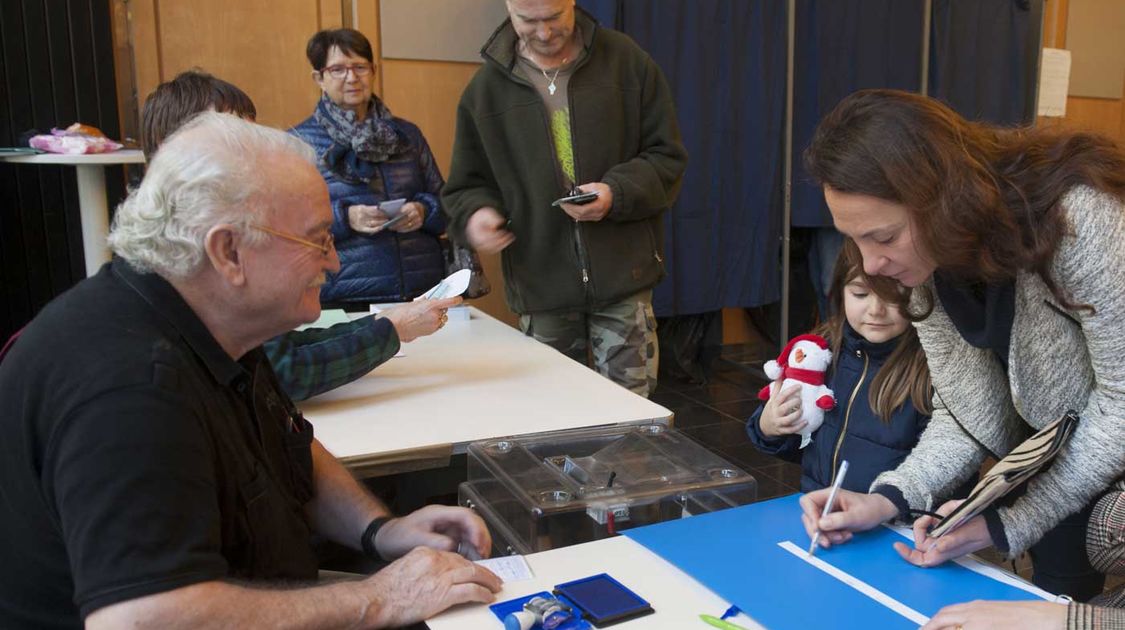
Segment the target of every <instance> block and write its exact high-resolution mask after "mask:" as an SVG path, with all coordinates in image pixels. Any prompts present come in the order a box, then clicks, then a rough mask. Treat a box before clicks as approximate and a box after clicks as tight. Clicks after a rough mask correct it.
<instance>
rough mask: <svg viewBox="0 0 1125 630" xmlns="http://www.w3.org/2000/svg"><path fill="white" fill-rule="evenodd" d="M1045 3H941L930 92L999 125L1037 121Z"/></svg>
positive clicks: (978, 0) (938, 0)
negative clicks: (1036, 96) (1036, 102)
mask: <svg viewBox="0 0 1125 630" xmlns="http://www.w3.org/2000/svg"><path fill="white" fill-rule="evenodd" d="M1042 17H1043V0H976V1H975V2H956V1H955V0H935V1H934V4H933V19H932V22H931V29H930V33H931V40H930V41H931V46H930V81H929V83H930V85H929V94H930V96H934V97H936V98H939V99H941V100H943V101H945V102H946V103H948V104H949V105H950V106H951V107H953V109H956V110H957V111H958V113H960V114H961V115H962V116H964V117H966V118H969V119H972V120H981V121H985V122H990V123H994V124H1005V125H1015V124H1030V123H1032V122H1034V120H1035V92H1036V90H1037V89H1038V85H1039V84H1038V80H1037V76H1036V75H1037V74H1038V72H1039V39H1040V37H1039V35H1040V31H1041V30H1042Z"/></svg>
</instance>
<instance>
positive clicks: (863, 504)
mask: <svg viewBox="0 0 1125 630" xmlns="http://www.w3.org/2000/svg"><path fill="white" fill-rule="evenodd" d="M830 492H831V489H830V488H822V489H820V490H816V491H813V492H810V493H808V494H806V495H804V496H802V497H801V512H802V513H801V522H802V523H804V525H805V531H806V532H808V534H809V538H812V537H813V535H814V534H816V531H817V530H818V529H819V530H820V539H819V544H820V546H821V547H824V548H825V549H827V548H829V547H831V546H832V545H839V544H841V543H845V542H847V541H849V540H851V538H852V532H863V531H867V530H869V529H871V528H873V527H875V526H876V525H878V524H879V523H882V522H884V521H889V520H891V519H892V518H894V517H895V516H897V515H898V508H896V507H895V505H894V503H891V501H890V499H888V498H887V497H884V496H883V495H881V494H865V493H861V492H852V491H851V490H844V489H843V488H841V489H840V490H839V491H838V492H837V493H836V503H835V505H833V507H834V508H836V509H837V510H838V511H835V512H832V513H831V514H826V515H824V516H823V517H821V513H822V512H823V511H824V504H825V503H827V502H828V495H829V493H830Z"/></svg>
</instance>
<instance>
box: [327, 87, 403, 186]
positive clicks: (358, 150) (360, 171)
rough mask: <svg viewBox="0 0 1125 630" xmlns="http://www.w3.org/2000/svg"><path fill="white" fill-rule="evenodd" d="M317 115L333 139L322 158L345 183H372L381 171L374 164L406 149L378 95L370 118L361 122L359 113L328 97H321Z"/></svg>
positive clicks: (370, 112) (371, 106)
mask: <svg viewBox="0 0 1125 630" xmlns="http://www.w3.org/2000/svg"><path fill="white" fill-rule="evenodd" d="M313 115H314V116H315V117H316V121H317V122H318V123H320V126H322V127H324V130H325V131H326V132H328V137H329V138H331V139H332V146H331V147H329V148H328V150H327V151H326V152H325V153H324V155H323V156H321V158H322V159H323V160H324V163H325V165H326V166H327V167H328V168H329V170H331V171H332V172H333V173H335V174H336V175H337V176H338V177H340V178H341V179H343V180H345V181H349V182H353V183H356V182H370V181H371V178H372V177H373V176H374V175H375V171H376V170H377V169H375V168H373V166H374V164H377V163H379V162H383V161H385V160H386V159H387V158H389V157H391V156H392V155H395V154H397V153H401V152H402V151H403V150H404V149H405V148H406V141H405V139H404V138H403V137H402V136H401V135H400V134H399V132H398V130H397V129H396V127H395V124H394V122H393V120H392V116H391V110H389V109H387V106H386V105H384V104H383V101H381V100H379V97H377V96H375V95H372V96H371V101H370V102H369V103H368V106H367V118H365V119H364V120H362V121H359V122H356V119H355V112H353V111H351V110H347V109H344V108H342V107H340V106H339V105H337V104H335V103H333V102H332V100H331V99H329V98H328V95H327V94H322V95H321V97H320V102H319V103H317V106H316V112H315V113H314V114H313ZM365 163H366V164H365Z"/></svg>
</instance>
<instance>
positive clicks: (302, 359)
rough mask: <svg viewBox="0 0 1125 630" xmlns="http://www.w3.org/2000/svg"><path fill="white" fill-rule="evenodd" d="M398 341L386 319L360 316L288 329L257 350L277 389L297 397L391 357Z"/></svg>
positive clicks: (351, 377)
mask: <svg viewBox="0 0 1125 630" xmlns="http://www.w3.org/2000/svg"><path fill="white" fill-rule="evenodd" d="M399 346H400V343H399V339H398V333H397V332H395V328H394V325H393V324H391V322H390V320H388V319H386V318H375V317H363V318H361V319H357V320H355V321H353V322H346V323H343V324H336V325H335V326H332V327H331V328H309V329H306V330H300V331H292V332H288V333H285V334H284V335H280V336H278V337H275V338H273V339H271V340H269V341H267V342H266V343H265V344H264V345H263V346H262V349H263V350H264V351H265V353H266V356H267V357H269V360H270V364H271V365H273V370H274V372H276V373H277V380H278V382H280V383H281V387H282V389H284V390H285V393H286V394H288V395H289V397H290V398H292V399H293V400H295V401H299V400H305V399H307V398H311V397H313V396H316V395H317V394H320V393H323V392H326V391H328V390H330V389H334V388H336V387H339V386H341V385H344V384H345V383H350V382H352V381H354V380H356V379H357V378H359V377H361V376H363V375H364V374H367V373H368V372H370V371H371V370H373V369H375V368H376V367H377V366H379V365H381V364H382V363H383V362H385V361H386V360H387V359H389V358H391V357H393V356H394V355H395V353H397V352H398V349H399Z"/></svg>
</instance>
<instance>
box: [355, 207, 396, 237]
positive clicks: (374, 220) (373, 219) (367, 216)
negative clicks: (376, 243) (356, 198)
mask: <svg viewBox="0 0 1125 630" xmlns="http://www.w3.org/2000/svg"><path fill="white" fill-rule="evenodd" d="M389 218H390V217H388V216H387V215H385V214H383V211H382V210H380V209H379V206H365V205H362V204H358V203H357V204H356V205H354V206H349V207H348V225H349V226H351V228H352V230H353V231H356V232H360V233H362V234H376V233H378V232H380V231H382V229H383V224H384V223H386V222H387V219H389Z"/></svg>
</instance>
